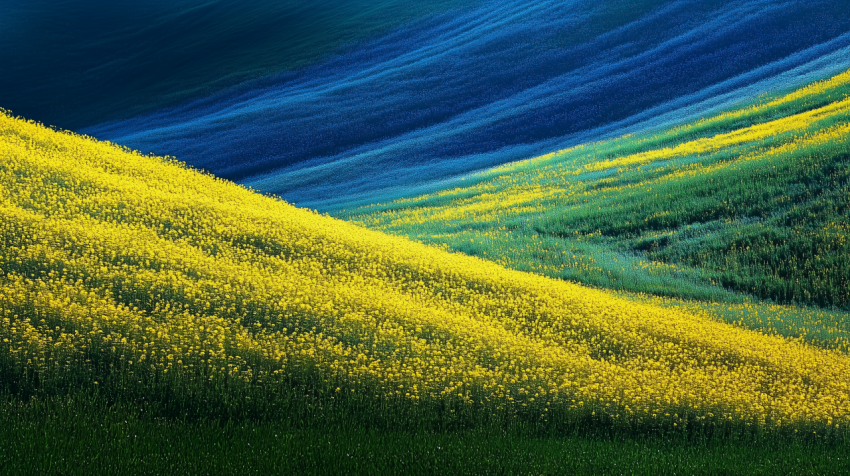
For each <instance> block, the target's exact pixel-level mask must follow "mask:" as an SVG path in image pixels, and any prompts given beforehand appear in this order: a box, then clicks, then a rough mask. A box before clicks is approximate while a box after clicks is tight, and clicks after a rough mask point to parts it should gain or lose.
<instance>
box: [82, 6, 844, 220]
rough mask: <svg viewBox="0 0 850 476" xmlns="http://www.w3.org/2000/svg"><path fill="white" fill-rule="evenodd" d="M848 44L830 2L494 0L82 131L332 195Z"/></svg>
mask: <svg viewBox="0 0 850 476" xmlns="http://www.w3.org/2000/svg"><path fill="white" fill-rule="evenodd" d="M756 32H757V33H756ZM848 47H850V11H848V10H847V9H846V8H844V3H843V2H842V1H837V0H819V1H817V2H798V1H782V2H776V1H732V0H718V1H710V2H706V1H696V0H693V1H691V0H678V1H649V0H646V1H641V2H637V3H636V2H631V1H629V2H626V1H615V2H596V3H593V2H583V1H582V2H579V1H568V2H562V1H544V2H527V1H507V2H484V3H482V4H480V5H478V6H474V7H469V8H467V9H462V10H454V11H452V12H451V13H449V14H445V15H442V16H436V17H432V18H430V19H428V20H426V21H422V22H417V23H415V24H412V25H408V26H405V27H402V28H400V29H397V30H396V31H394V32H392V33H390V34H387V35H385V36H383V37H381V38H379V39H375V40H370V41H367V42H365V43H361V44H359V45H358V46H356V47H352V48H349V49H348V50H346V52H345V53H344V54H341V55H338V56H335V57H333V58H330V59H328V60H327V61H325V62H322V63H321V64H318V65H315V66H313V67H310V68H307V69H303V70H300V71H298V72H294V73H291V74H283V75H277V76H270V77H266V78H263V79H262V80H258V81H255V82H250V83H246V84H243V85H240V86H238V87H235V88H233V89H228V90H225V91H222V92H219V93H215V94H209V95H207V97H205V98H203V99H201V100H198V101H194V102H189V103H186V104H183V105H181V106H178V107H173V108H167V109H163V110H160V111H157V112H155V113H152V114H149V115H145V116H140V117H135V118H132V119H129V120H126V121H118V122H110V123H106V124H101V125H98V126H96V127H92V128H88V129H86V130H85V131H86V132H87V133H90V134H92V135H95V136H97V137H100V138H103V139H109V140H114V141H117V142H119V143H123V144H127V145H129V146H132V147H134V148H138V149H141V150H144V151H154V152H156V153H161V154H170V155H175V156H177V157H179V158H180V159H181V160H185V161H187V162H189V163H191V164H193V165H195V166H198V167H202V168H204V169H206V170H208V171H211V172H213V173H215V174H216V175H218V176H221V177H226V178H229V179H234V180H237V181H239V182H241V183H244V184H249V185H251V186H253V187H255V188H257V189H259V190H262V191H266V192H273V193H276V194H280V195H282V196H283V197H285V198H287V199H288V200H291V201H294V202H296V203H298V204H303V205H310V206H314V207H318V208H320V209H331V208H333V207H338V206H346V205H350V204H351V203H352V202H357V201H361V202H362V201H371V202H374V201H376V200H383V199H385V198H388V197H394V196H398V195H401V194H410V193H413V192H414V191H416V190H422V189H423V188H422V187H431V188H432V189H433V188H434V187H439V186H442V185H444V184H445V181H446V180H448V179H451V178H452V177H456V176H458V175H460V174H463V173H467V172H470V171H475V170H480V169H483V168H486V167H490V166H494V165H499V164H502V163H505V162H510V161H514V160H518V159H523V158H528V157H532V156H534V155H539V154H543V153H546V152H547V151H551V150H556V149H559V148H564V147H568V146H570V145H574V144H577V143H581V142H585V141H587V140H596V139H599V138H602V137H607V136H611V135H613V134H622V133H624V132H636V131H641V130H645V129H647V128H652V127H658V126H661V125H664V124H670V123H671V122H673V123H676V122H682V121H684V120H687V119H688V118H693V117H696V116H697V115H702V114H706V113H709V112H710V111H713V110H717V108H721V107H728V106H729V105H730V104H733V103H739V102H741V101H745V100H748V99H752V98H754V97H756V96H758V95H759V94H762V93H765V92H770V91H777V90H783V89H789V88H793V87H796V86H798V85H800V84H801V83H804V82H808V81H812V80H816V79H820V78H823V77H827V76H830V75H832V74H835V73H836V72H838V71H839V70H842V69H846V68H847V67H849V66H850V63H848V62H850V54H848V52H850V50H848Z"/></svg>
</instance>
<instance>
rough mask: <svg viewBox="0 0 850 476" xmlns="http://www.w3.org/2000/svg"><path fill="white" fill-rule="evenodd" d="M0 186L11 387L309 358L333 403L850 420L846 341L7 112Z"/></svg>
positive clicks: (667, 417)
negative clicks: (421, 235)
mask: <svg viewBox="0 0 850 476" xmlns="http://www.w3.org/2000/svg"><path fill="white" fill-rule="evenodd" d="M0 190H2V193H0V371H2V375H3V379H4V381H5V382H6V383H5V384H4V385H6V388H11V389H12V390H15V389H17V391H20V392H24V391H36V390H37V389H45V388H68V387H75V388H82V389H86V390H88V391H97V388H99V387H101V388H102V387H103V386H105V385H109V388H111V389H113V391H117V392H120V391H127V392H130V391H137V390H138V389H144V388H148V387H151V386H155V385H161V384H163V382H167V383H168V385H172V386H173V387H174V388H175V389H178V390H179V389H183V390H184V391H185V393H186V394H187V395H191V394H192V391H193V390H192V389H200V388H207V387H209V386H216V385H219V386H222V385H231V386H234V385H235V386H242V387H243V388H246V389H250V388H267V389H268V388H275V386H285V385H290V384H291V383H292V382H295V381H299V380H298V379H300V378H301V379H303V378H306V377H305V376H307V375H313V376H318V377H319V380H318V381H319V382H321V383H320V384H319V385H323V386H324V387H323V388H324V389H325V391H326V393H325V395H328V397H327V398H329V399H330V398H335V397H334V395H350V394H355V395H363V396H365V397H366V398H368V399H373V400H374V401H376V402H377V401H390V400H391V401H395V402H402V403H403V404H406V405H411V406H416V405H422V406H427V405H432V404H433V405H436V404H446V405H448V406H449V407H451V408H476V409H478V410H476V411H479V412H481V413H482V414H493V415H508V416H511V417H512V416H517V417H523V418H534V419H543V420H546V419H550V418H553V419H554V418H560V419H562V420H564V421H580V420H583V419H593V418H598V419H605V420H606V421H609V422H614V424H620V425H624V426H638V427H639V426H642V425H644V426H646V425H650V426H653V425H664V426H668V427H673V426H687V425H695V424H698V425H713V424H724V425H728V424H741V425H753V426H758V427H763V428H778V429H800V428H804V429H807V430H810V431H818V432H844V431H846V430H845V429H846V428H847V426H848V425H850V379H848V378H847V376H848V375H850V357H848V356H847V355H846V354H844V353H841V352H838V351H832V350H826V349H819V348H815V347H812V346H809V345H807V344H806V343H804V342H802V341H800V340H790V339H786V338H783V337H779V336H768V335H763V334H760V333H757V332H754V331H750V330H745V329H741V328H737V327H733V326H731V325H728V324H725V323H722V322H718V321H716V320H713V319H710V318H707V317H705V316H703V315H699V314H698V313H692V312H688V311H687V310H680V309H674V308H669V307H662V306H657V305H653V304H652V303H639V302H634V301H630V300H626V299H622V298H618V297H616V296H614V295H613V294H611V293H608V292H604V291H600V290H593V289H588V288H585V287H582V286H579V285H576V284H572V283H568V282H564V281H560V280H556V279H550V278H546V277H542V276H537V275H533V274H530V273H523V272H519V271H514V270H509V269H506V268H504V267H502V266H499V265H497V264H495V263H491V262H487V261H484V260H481V259H478V258H474V257H469V256H464V255H461V254H453V253H448V252H446V251H444V250H441V249H438V248H436V247H429V246H426V245H423V244H419V243H416V242H413V241H411V240H409V239H406V238H401V237H394V236H389V235H386V234H383V233H380V232H377V231H371V230H368V229H365V228H362V227H360V226H357V225H354V224H351V223H347V222H343V221H340V220H336V219H333V218H330V217H327V216H322V215H319V214H317V213H315V212H312V211H309V210H304V209H298V208H295V207H293V206H290V205H288V204H287V203H284V202H282V201H280V200H277V199H274V198H270V197H265V196H261V195H259V194H257V193H254V192H252V191H250V190H246V189H244V188H242V187H240V186H237V185H234V184H232V183H229V182H227V181H223V180H219V179H215V178H213V177H211V176H208V175H204V174H202V173H199V172H197V171H193V170H189V169H187V168H185V167H183V166H182V165H181V164H179V163H176V162H174V161H171V160H169V159H164V158H158V157H150V156H143V155H140V154H138V153H135V152H131V151H129V150H127V149H124V148H121V147H118V146H116V145H113V144H110V143H104V142H98V141H95V140H93V139H91V138H88V137H82V136H77V135H72V134H69V133H59V132H55V131H53V130H51V129H48V128H45V127H43V126H41V125H39V124H35V123H32V122H28V121H25V120H22V119H19V118H13V117H11V116H9V115H8V114H0ZM134 389H135V390H134ZM187 389H188V390H187ZM447 408H448V407H447ZM550 415H553V416H550Z"/></svg>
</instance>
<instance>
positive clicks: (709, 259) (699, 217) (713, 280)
mask: <svg viewBox="0 0 850 476" xmlns="http://www.w3.org/2000/svg"><path fill="white" fill-rule="evenodd" d="M848 133H850V73H848V72H845V73H842V74H839V75H837V76H835V77H833V78H831V79H828V80H825V81H821V82H817V83H813V84H811V85H808V86H806V87H803V88H801V89H799V90H796V91H792V92H790V93H787V94H778V95H772V96H765V97H762V98H760V99H759V100H758V101H755V102H754V103H752V104H750V105H747V106H746V107H742V108H738V109H734V110H731V111H726V112H724V113H722V114H717V115H715V116H710V117H707V118H705V119H702V120H699V121H696V122H693V123H690V124H685V125H681V126H678V127H675V128H671V129H668V130H665V131H662V132H659V133H654V134H638V135H626V136H624V137H621V138H618V139H613V140H608V141H601V142H596V143H590V144H585V145H582V146H578V147H575V148H571V149H567V150H563V151H560V152H557V153H552V154H547V155H544V156H541V157H538V158H536V159H531V160H527V161H521V162H516V163H514V164H510V165H506V166H504V167H501V168H497V169H493V170H491V171H488V172H483V173H480V174H477V175H472V176H468V177H466V179H465V182H466V183H467V184H468V185H462V186H458V187H456V188H453V189H446V190H443V191H441V192H437V193H434V194H430V195H423V196H419V197H413V198H409V199H403V200H397V201H395V202H391V203H386V204H379V205H372V206H367V207H362V208H360V209H355V210H350V211H341V212H339V213H338V214H339V216H342V217H347V218H353V219H355V220H358V221H360V222H362V223H364V224H367V225H368V226H370V227H375V228H377V229H380V230H383V231H387V232H392V233H398V234H403V235H407V236H411V237H414V238H417V239H421V240H424V241H428V242H432V243H444V244H448V245H449V246H451V247H452V248H453V249H456V250H459V251H463V252H466V253H469V254H473V255H478V256H482V257H485V258H488V259H491V260H494V261H498V262H501V263H503V264H506V265H508V266H511V267H514V268H517V269H522V270H530V271H535V272H538V273H541V274H544V275H548V276H552V277H560V278H563V279H570V280H576V281H579V282H582V283H586V284H592V285H596V286H600V287H605V288H609V289H620V290H626V291H633V292H650V293H654V294H660V295H667V296H675V297H681V298H697V299H703V300H718V301H740V300H741V294H744V295H751V296H755V297H757V298H761V299H765V300H771V301H773V302H779V303H798V304H806V305H817V306H821V307H825V308H831V307H837V308H844V309H848V308H850V239H848V236H850V218H848V217H850V198H849V197H850V143H848V137H850V134H848ZM728 290H732V291H735V292H736V293H739V294H734V293H731V292H728ZM847 329H848V330H850V326H848V327H847Z"/></svg>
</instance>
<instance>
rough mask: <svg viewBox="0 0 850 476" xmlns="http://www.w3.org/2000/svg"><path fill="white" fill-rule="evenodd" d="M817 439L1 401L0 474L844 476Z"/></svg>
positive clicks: (844, 468) (835, 447)
mask: <svg viewBox="0 0 850 476" xmlns="http://www.w3.org/2000/svg"><path fill="white" fill-rule="evenodd" d="M848 450H850V448H848V447H847V446H846V445H845V444H835V443H826V442H824V441H819V440H807V441H803V440H800V439H796V440H785V439H778V438H771V439H766V440H759V439H752V438H747V439H742V440H739V439H735V438H731V439H722V440H720V439H714V440H710V439H705V440H699V439H697V440H693V439H690V440H685V439H683V437H682V436H681V435H667V436H654V437H653V436H649V437H640V438H638V437H622V436H620V437H619V438H618V437H617V436H616V435H614V436H612V435H605V436H599V435H596V436H594V435H583V436H582V435H567V436H564V437H559V438H546V437H539V436H534V435H532V434H530V433H528V432H525V431H523V430H522V429H516V430H514V431H509V432H505V431H488V430H486V429H477V430H463V431H454V432H417V431H393V430H391V431H369V430H366V429H363V428H362V427H360V428H344V427H332V428H330V429H328V428H323V427H321V426H311V425H310V424H309V422H305V424H303V425H292V424H281V423H272V422H260V421H241V422H234V421H229V422H221V421H188V420H182V419H173V418H171V419H166V418H156V417H153V416H150V415H146V414H145V412H140V411H139V407H133V406H123V405H113V406H107V405H105V404H103V403H98V401H97V400H96V399H93V398H76V399H72V400H68V399H48V400H34V401H30V402H29V403H22V402H20V401H19V400H8V399H4V400H3V402H2V403H0V468H3V471H2V472H3V474H6V475H9V476H12V475H28V474H42V475H47V474H62V475H75V474H79V475H88V474H124V475H136V474H138V475H144V474H210V475H226V474H234V475H235V474H239V475H245V474H452V475H462V474H500V475H501V474H527V475H546V474H595V475H602V474H647V475H658V474H712V475H714V474H747V475H756V474H764V475H780V474H795V475H796V474H818V475H822V474H847V473H848V472H850V451H848Z"/></svg>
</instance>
